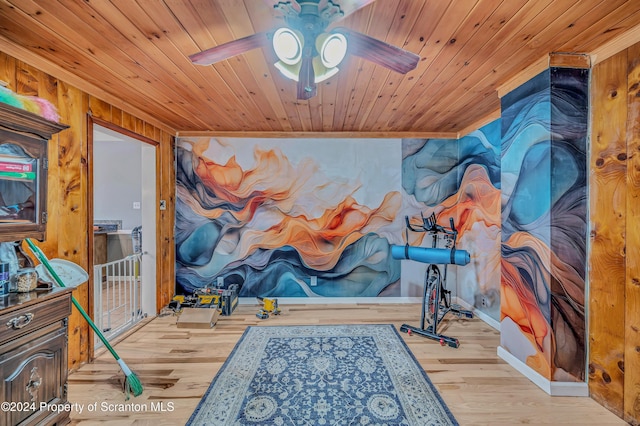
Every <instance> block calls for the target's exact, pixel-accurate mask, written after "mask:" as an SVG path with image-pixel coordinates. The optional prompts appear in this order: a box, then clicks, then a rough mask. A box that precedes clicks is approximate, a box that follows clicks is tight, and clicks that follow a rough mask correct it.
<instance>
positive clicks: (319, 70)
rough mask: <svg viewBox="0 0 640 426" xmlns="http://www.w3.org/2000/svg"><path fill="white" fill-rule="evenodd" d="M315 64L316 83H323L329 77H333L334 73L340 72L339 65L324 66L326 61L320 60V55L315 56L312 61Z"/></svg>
mask: <svg viewBox="0 0 640 426" xmlns="http://www.w3.org/2000/svg"><path fill="white" fill-rule="evenodd" d="M311 64H312V66H313V73H314V76H315V77H314V79H313V80H314V82H315V83H322V82H323V81H325V80H328V79H329V78H331V77H333V76H334V75H336V74H338V71H339V69H338V67H333V68H327V67H325V66H324V63H323V62H322V61H321V60H320V57H318V56H316V57H315V58H313V62H312V63H311Z"/></svg>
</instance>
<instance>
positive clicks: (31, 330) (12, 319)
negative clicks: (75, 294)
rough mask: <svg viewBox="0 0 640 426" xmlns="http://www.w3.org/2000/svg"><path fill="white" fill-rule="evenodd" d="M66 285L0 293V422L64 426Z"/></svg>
mask: <svg viewBox="0 0 640 426" xmlns="http://www.w3.org/2000/svg"><path fill="white" fill-rule="evenodd" d="M69 315H71V289H69V288H54V289H53V290H50V291H46V292H30V293H11V294H10V295H9V296H5V297H0V375H1V377H2V378H3V382H2V388H0V404H2V406H1V407H0V424H2V425H36V424H37V425H64V424H67V423H68V422H69V412H68V411H66V410H64V409H63V407H67V409H68V407H69V406H68V403H67V373H68V370H67V318H68V317H69Z"/></svg>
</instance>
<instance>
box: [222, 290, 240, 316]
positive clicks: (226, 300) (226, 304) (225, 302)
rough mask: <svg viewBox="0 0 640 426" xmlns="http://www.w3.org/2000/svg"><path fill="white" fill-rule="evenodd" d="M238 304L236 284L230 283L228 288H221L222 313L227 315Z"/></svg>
mask: <svg viewBox="0 0 640 426" xmlns="http://www.w3.org/2000/svg"><path fill="white" fill-rule="evenodd" d="M237 306H238V285H237V284H232V285H230V286H229V288H228V289H226V290H222V293H221V295H220V310H221V311H222V312H221V313H222V315H225V316H228V315H231V313H232V312H233V311H234V310H235V309H236V307H237Z"/></svg>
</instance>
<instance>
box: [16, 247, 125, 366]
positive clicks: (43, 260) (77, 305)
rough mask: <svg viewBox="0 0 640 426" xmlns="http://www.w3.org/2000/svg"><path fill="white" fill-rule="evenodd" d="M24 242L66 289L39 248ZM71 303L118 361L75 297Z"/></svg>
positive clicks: (113, 351)
mask: <svg viewBox="0 0 640 426" xmlns="http://www.w3.org/2000/svg"><path fill="white" fill-rule="evenodd" d="M25 241H26V242H27V244H28V245H29V248H30V249H31V251H32V252H33V254H34V255H35V256H36V257H37V258H38V260H39V261H40V263H42V264H43V265H44V267H45V268H47V271H49V274H51V276H52V277H53V279H54V280H56V282H57V283H58V285H59V286H60V287H66V285H64V283H63V282H62V280H61V279H60V277H59V276H58V274H57V273H56V271H54V270H53V268H52V267H51V264H50V263H49V260H48V259H47V257H46V256H45V255H44V253H42V251H41V250H40V248H39V247H38V246H36V245H35V244H33V242H32V241H31V240H30V239H29V238H25ZM71 302H73V306H75V307H76V309H77V310H78V312H80V315H82V316H83V317H84V319H85V320H86V321H87V323H89V326H91V328H92V329H93V331H95V332H96V334H97V335H98V337H99V338H100V340H102V343H104V346H105V347H106V348H107V349H109V352H111V355H113V357H114V358H115V359H116V360H118V359H120V357H119V356H118V354H117V353H116V351H115V350H114V349H113V347H112V346H111V345H110V344H109V342H108V341H107V339H106V337H104V335H103V334H102V332H101V331H100V330H99V329H98V327H97V326H96V325H95V323H94V322H93V320H92V319H91V318H89V315H87V313H86V312H85V310H84V308H83V307H82V306H81V305H80V303H78V301H77V300H76V298H75V297H73V296H71Z"/></svg>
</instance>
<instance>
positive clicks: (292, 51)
mask: <svg viewBox="0 0 640 426" xmlns="http://www.w3.org/2000/svg"><path fill="white" fill-rule="evenodd" d="M303 44H304V38H303V36H302V34H300V33H299V32H298V31H296V30H293V29H291V28H286V27H282V28H278V29H277V30H276V32H275V33H274V34H273V50H274V51H275V52H276V56H277V57H278V59H279V60H280V61H282V62H283V63H285V64H287V65H294V64H296V63H299V62H300V59H301V58H302V46H303Z"/></svg>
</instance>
